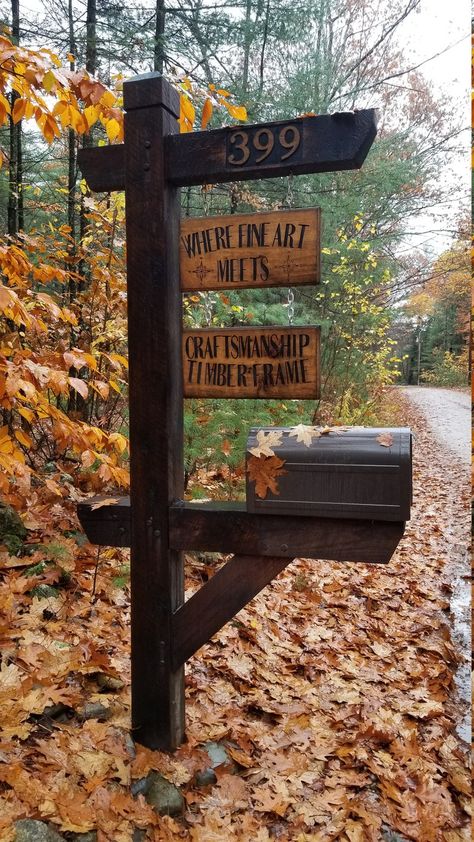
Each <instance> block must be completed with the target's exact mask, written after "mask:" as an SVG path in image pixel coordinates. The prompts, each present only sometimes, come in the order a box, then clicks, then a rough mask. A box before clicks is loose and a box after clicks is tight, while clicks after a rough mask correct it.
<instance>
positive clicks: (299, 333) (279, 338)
mask: <svg viewBox="0 0 474 842" xmlns="http://www.w3.org/2000/svg"><path fill="white" fill-rule="evenodd" d="M319 336H320V331H319V327H281V326H280V325H276V326H274V327H248V328H247V327H236V328H212V329H211V328H209V329H208V330H185V331H183V389H184V396H185V397H186V398H196V397H197V398H318V397H319V381H320V370H319Z"/></svg>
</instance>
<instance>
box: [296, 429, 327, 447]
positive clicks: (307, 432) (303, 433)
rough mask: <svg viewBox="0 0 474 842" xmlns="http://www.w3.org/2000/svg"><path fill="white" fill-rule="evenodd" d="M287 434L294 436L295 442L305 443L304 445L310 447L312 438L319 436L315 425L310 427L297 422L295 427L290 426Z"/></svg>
mask: <svg viewBox="0 0 474 842" xmlns="http://www.w3.org/2000/svg"><path fill="white" fill-rule="evenodd" d="M288 435H289V436H290V437H292V438H296V441H297V442H301V443H303V444H305V445H306V447H310V446H311V442H312V440H313V439H314V438H317V439H318V438H320V436H321V433H320V431H319V430H318V428H317V427H311V426H308V425H307V424H297V426H296V427H292V428H291V430H290V432H289V434H288Z"/></svg>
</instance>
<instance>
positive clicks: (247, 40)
mask: <svg viewBox="0 0 474 842" xmlns="http://www.w3.org/2000/svg"><path fill="white" fill-rule="evenodd" d="M251 13H252V0H247V5H246V9H245V24H244V66H243V68H242V91H243V94H244V96H245V95H246V93H247V87H248V82H249V62H250V44H251V43H252V22H251Z"/></svg>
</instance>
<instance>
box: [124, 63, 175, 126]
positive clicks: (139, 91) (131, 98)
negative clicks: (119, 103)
mask: <svg viewBox="0 0 474 842" xmlns="http://www.w3.org/2000/svg"><path fill="white" fill-rule="evenodd" d="M123 103H124V108H125V110H126V111H133V110H135V109H137V108H152V107H153V106H161V107H162V108H166V110H167V111H169V112H170V114H172V115H173V117H176V119H177V118H178V117H179V93H178V91H177V90H176V88H173V86H172V85H170V83H169V82H168V80H167V79H165V78H164V76H162V75H161V73H142V74H140V75H139V76H133V77H132V78H131V79H128V80H127V81H126V82H124V84H123Z"/></svg>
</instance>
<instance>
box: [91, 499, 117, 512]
mask: <svg viewBox="0 0 474 842" xmlns="http://www.w3.org/2000/svg"><path fill="white" fill-rule="evenodd" d="M119 502H120V498H119V497H104V498H103V499H102V500H97V501H96V502H95V503H91V511H92V512H93V511H95V510H96V509H101V508H102V507H103V506H114V505H115V504H116V503H119Z"/></svg>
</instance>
